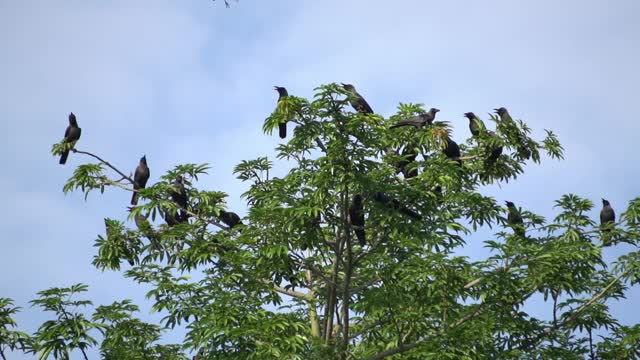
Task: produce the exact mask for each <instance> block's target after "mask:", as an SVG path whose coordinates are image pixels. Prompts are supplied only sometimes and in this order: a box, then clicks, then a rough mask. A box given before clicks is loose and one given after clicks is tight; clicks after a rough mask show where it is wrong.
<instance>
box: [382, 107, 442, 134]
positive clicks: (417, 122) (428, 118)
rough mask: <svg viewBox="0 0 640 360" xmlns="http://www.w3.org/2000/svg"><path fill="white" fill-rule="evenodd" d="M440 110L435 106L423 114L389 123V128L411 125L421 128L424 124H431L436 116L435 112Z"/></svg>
mask: <svg viewBox="0 0 640 360" xmlns="http://www.w3.org/2000/svg"><path fill="white" fill-rule="evenodd" d="M438 111H440V110H439V109H436V108H431V109H429V111H427V112H426V113H424V114H420V115H416V116H414V117H412V118H411V119H407V120H402V121H400V122H398V123H397V124H395V125H391V127H390V129H395V128H398V127H401V126H413V127H415V128H417V129H421V128H422V127H424V126H425V125H431V124H432V123H433V120H435V118H436V113H437V112H438Z"/></svg>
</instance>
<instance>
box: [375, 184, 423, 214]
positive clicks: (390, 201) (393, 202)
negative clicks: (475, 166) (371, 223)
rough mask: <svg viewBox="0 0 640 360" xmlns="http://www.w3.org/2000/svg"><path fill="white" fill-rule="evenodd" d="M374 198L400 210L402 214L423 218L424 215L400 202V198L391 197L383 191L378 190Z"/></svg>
mask: <svg viewBox="0 0 640 360" xmlns="http://www.w3.org/2000/svg"><path fill="white" fill-rule="evenodd" d="M373 199H374V200H375V201H377V202H379V203H381V204H383V205H385V206H387V207H389V208H392V209H394V210H398V211H399V212H400V213H401V214H404V215H406V216H408V217H410V218H412V219H415V220H421V219H422V216H421V215H420V214H418V213H417V212H415V211H413V210H411V209H409V208H407V207H406V206H404V205H402V204H400V201H399V200H398V199H392V198H391V197H389V195H387V194H385V193H383V192H381V191H378V192H376V193H375V195H374V196H373Z"/></svg>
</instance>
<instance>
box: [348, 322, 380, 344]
mask: <svg viewBox="0 0 640 360" xmlns="http://www.w3.org/2000/svg"><path fill="white" fill-rule="evenodd" d="M389 321H390V320H389V319H382V320H378V321H376V322H374V323H372V324H369V325H367V326H365V327H363V328H362V329H360V331H358V332H356V333H354V334H352V335H351V336H349V340H351V339H355V338H357V337H358V336H361V335H362V334H364V333H367V332H369V331H370V330H371V329H373V328H376V327H378V326H380V325H384V324H386V323H388V322H389ZM358 325H359V324H358Z"/></svg>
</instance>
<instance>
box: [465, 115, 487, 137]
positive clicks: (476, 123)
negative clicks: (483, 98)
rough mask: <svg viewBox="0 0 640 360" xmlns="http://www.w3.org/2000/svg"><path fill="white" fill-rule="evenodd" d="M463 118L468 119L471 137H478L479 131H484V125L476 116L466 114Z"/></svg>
mask: <svg viewBox="0 0 640 360" xmlns="http://www.w3.org/2000/svg"><path fill="white" fill-rule="evenodd" d="M464 116H465V117H466V118H467V119H469V130H471V135H473V136H478V135H480V131H481V130H483V129H486V127H485V126H484V123H483V122H482V120H480V118H478V117H477V116H476V114H474V113H472V112H468V113H464Z"/></svg>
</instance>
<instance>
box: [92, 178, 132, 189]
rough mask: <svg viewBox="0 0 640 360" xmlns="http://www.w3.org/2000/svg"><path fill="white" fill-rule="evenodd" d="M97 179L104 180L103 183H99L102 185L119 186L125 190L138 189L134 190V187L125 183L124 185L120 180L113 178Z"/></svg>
mask: <svg viewBox="0 0 640 360" xmlns="http://www.w3.org/2000/svg"><path fill="white" fill-rule="evenodd" d="M97 179H99V180H100V181H102V183H100V184H99V185H100V186H104V185H111V186H116V187H119V188H120V189H123V190H126V191H136V190H134V189H132V188H130V187H126V186H125V185H122V184H120V183H119V182H117V181H114V180H111V179H108V178H106V177H105V178H97Z"/></svg>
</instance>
